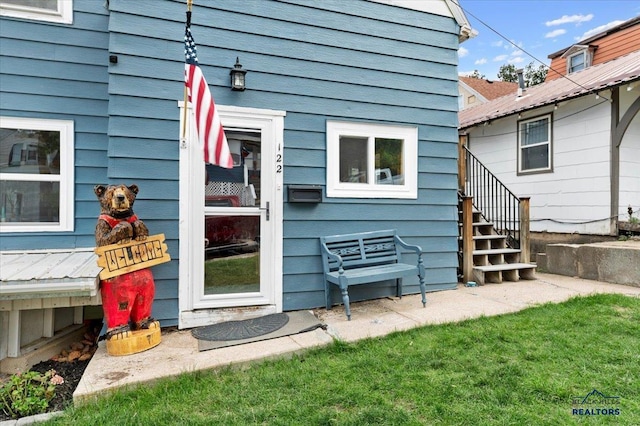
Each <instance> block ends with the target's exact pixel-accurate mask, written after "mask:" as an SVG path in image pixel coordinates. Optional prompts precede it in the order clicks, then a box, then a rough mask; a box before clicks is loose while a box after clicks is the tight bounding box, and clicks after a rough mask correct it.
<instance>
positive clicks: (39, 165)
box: [0, 117, 74, 232]
mask: <svg viewBox="0 0 640 426" xmlns="http://www.w3.org/2000/svg"><path fill="white" fill-rule="evenodd" d="M73 137H74V133H73V122H72V121H66V120H44V119H28V118H13V117H0V232H39V231H72V230H73V200H74V197H73V145H74V142H73Z"/></svg>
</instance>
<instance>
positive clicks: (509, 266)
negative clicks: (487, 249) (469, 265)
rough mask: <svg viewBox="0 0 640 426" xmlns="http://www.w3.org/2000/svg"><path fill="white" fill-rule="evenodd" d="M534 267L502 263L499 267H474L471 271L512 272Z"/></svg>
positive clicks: (531, 265)
mask: <svg viewBox="0 0 640 426" xmlns="http://www.w3.org/2000/svg"><path fill="white" fill-rule="evenodd" d="M535 268H536V265H533V264H531V263H503V264H501V265H486V266H474V267H473V269H477V270H479V271H482V272H496V271H513V270H516V269H518V270H519V269H535Z"/></svg>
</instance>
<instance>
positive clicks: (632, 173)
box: [618, 89, 640, 221]
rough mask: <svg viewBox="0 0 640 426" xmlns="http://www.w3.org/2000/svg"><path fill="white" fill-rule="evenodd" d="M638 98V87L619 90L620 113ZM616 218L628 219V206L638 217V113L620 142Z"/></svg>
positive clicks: (639, 153)
mask: <svg viewBox="0 0 640 426" xmlns="http://www.w3.org/2000/svg"><path fill="white" fill-rule="evenodd" d="M637 98H638V89H635V90H632V91H629V92H628V91H627V90H621V91H620V115H623V114H624V112H625V111H627V110H628V109H629V106H630V105H631V104H632V103H633V102H634V101H635V100H636V99H637ZM618 205H619V209H618V219H619V220H624V221H628V220H629V214H628V213H627V209H628V207H629V206H631V208H632V209H633V211H634V214H633V216H634V217H636V218H640V115H636V116H635V117H634V119H633V120H632V121H631V124H630V125H629V127H628V128H627V131H626V133H625V134H624V137H623V139H622V143H621V144H620V197H619V204H618Z"/></svg>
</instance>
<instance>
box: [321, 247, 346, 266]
mask: <svg viewBox="0 0 640 426" xmlns="http://www.w3.org/2000/svg"><path fill="white" fill-rule="evenodd" d="M320 248H321V249H322V254H323V255H325V256H327V257H328V258H329V259H331V260H334V261H336V262H338V272H339V273H340V274H343V273H344V268H343V267H342V257H340V255H337V254H335V253H331V252H330V251H329V248H328V247H327V245H326V244H325V243H324V242H322V241H321V242H320Z"/></svg>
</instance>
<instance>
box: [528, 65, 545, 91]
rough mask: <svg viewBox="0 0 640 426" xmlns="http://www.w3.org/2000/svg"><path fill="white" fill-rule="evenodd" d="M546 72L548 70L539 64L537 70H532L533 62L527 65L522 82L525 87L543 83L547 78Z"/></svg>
mask: <svg viewBox="0 0 640 426" xmlns="http://www.w3.org/2000/svg"><path fill="white" fill-rule="evenodd" d="M547 71H548V68H547V67H546V66H544V65H542V64H540V65H539V66H538V68H534V67H533V62H531V63H529V65H527V68H526V69H525V71H524V81H525V84H526V85H527V87H531V86H535V85H536V84H540V83H544V80H545V79H546V78H547Z"/></svg>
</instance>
